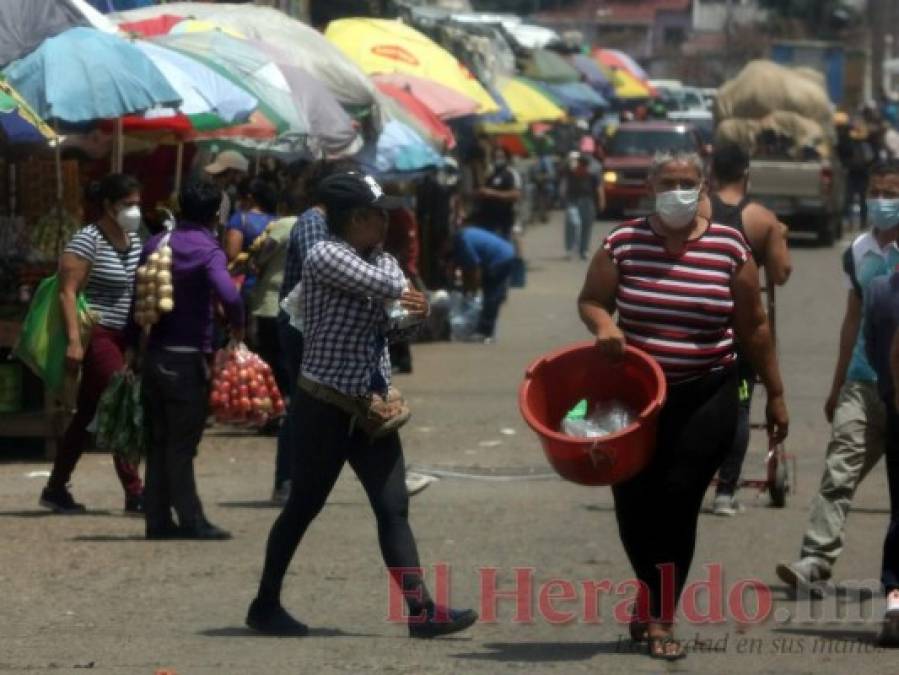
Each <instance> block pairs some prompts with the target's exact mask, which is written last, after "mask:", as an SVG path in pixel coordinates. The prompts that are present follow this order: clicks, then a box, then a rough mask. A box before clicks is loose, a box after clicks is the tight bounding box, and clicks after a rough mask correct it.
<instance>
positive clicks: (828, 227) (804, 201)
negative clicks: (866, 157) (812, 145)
mask: <svg viewBox="0 0 899 675" xmlns="http://www.w3.org/2000/svg"><path fill="white" fill-rule="evenodd" d="M843 190H844V180H843V170H842V168H841V167H840V165H839V164H837V163H835V162H834V161H833V160H828V159H819V160H811V161H802V160H791V159H767V158H764V159H762V158H759V159H753V160H752V162H751V164H750V169H749V194H750V196H751V197H752V198H753V199H755V200H757V201H758V202H760V203H761V204H764V205H765V206H767V207H768V208H769V209H771V210H772V211H774V213H776V214H777V217H778V218H779V219H780V220H781V221H782V222H784V223H786V224H787V226H788V227H789V228H790V231H791V232H812V233H814V234H815V235H816V236H817V239H818V243H819V244H821V245H822V246H832V245H833V243H834V242H835V241H837V240H838V239H840V237H842V236H843Z"/></svg>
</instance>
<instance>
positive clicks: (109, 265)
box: [65, 225, 141, 330]
mask: <svg viewBox="0 0 899 675" xmlns="http://www.w3.org/2000/svg"><path fill="white" fill-rule="evenodd" d="M130 238H131V245H130V246H129V247H128V249H127V250H126V251H121V252H120V251H118V250H116V248H115V247H114V246H113V245H112V243H111V242H110V241H109V239H107V238H106V235H105V234H103V232H102V231H101V230H100V228H99V227H97V226H96V225H88V226H87V227H84V228H82V229H80V230H78V232H76V233H75V236H74V237H72V240H71V241H70V242H69V243H68V245H67V246H66V250H65V252H66V253H74V254H75V255H77V256H78V257H79V258H84V259H85V260H87V261H88V262H89V263H90V264H91V271H90V275H89V276H88V278H87V284H86V285H85V287H84V295H85V297H87V302H88V304H89V305H90V307H91V309H92V310H93V311H95V312H97V313H98V314H99V320H98V323H99V324H100V325H101V326H103V327H105V328H112V329H114V330H120V329H122V328H124V327H125V324H126V323H128V314H129V312H130V311H131V298H132V296H133V295H134V277H135V275H136V274H137V265H138V261H139V260H140V249H141V243H140V237H138V235H136V234H132V235H130Z"/></svg>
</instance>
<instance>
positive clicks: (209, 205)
mask: <svg viewBox="0 0 899 675" xmlns="http://www.w3.org/2000/svg"><path fill="white" fill-rule="evenodd" d="M178 205H179V206H180V208H181V217H182V218H184V219H185V220H189V221H191V222H193V223H197V224H198V225H209V224H210V223H212V222H213V221H214V220H215V219H216V218H217V217H218V213H219V209H220V208H221V205H222V189H221V188H220V187H218V186H217V185H216V184H215V183H212V182H211V181H208V180H195V181H190V182H188V183H187V184H186V185H185V186H184V187H182V188H181V193H180V194H179V195H178Z"/></svg>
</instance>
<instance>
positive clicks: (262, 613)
mask: <svg viewBox="0 0 899 675" xmlns="http://www.w3.org/2000/svg"><path fill="white" fill-rule="evenodd" d="M247 626H249V627H250V628H252V629H253V630H255V631H257V632H259V633H264V634H265V635H280V636H281V637H303V636H305V635H309V627H308V626H307V625H306V624H304V623H301V622H299V621H297V620H296V619H294V618H293V617H292V616H291V615H290V614H288V613H287V610H286V609H284V608H283V607H282V606H281V605H264V604H263V603H261V602H260V601H259V599H258V598H257V599H256V600H253V602H252V603H251V604H250V611H248V612H247Z"/></svg>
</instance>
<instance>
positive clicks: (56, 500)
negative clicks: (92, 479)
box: [39, 487, 87, 514]
mask: <svg viewBox="0 0 899 675" xmlns="http://www.w3.org/2000/svg"><path fill="white" fill-rule="evenodd" d="M39 504H40V505H41V506H43V507H44V508H46V509H50V510H51V511H53V513H66V514H73V513H84V512H85V511H87V509H86V508H85V506H84V504H79V503H78V502H76V501H75V498H74V497H73V496H72V493H71V492H69V490H68V488H64V487H63V488H50V487H45V488H44V490H43V492H41V499H40V502H39Z"/></svg>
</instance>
